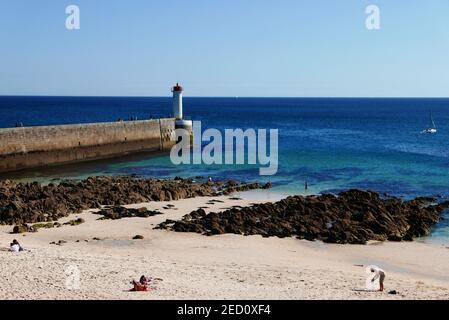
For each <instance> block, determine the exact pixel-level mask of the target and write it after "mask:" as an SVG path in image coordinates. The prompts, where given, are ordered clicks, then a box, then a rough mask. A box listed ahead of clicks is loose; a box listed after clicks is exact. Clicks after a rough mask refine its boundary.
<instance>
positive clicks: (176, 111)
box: [172, 83, 193, 132]
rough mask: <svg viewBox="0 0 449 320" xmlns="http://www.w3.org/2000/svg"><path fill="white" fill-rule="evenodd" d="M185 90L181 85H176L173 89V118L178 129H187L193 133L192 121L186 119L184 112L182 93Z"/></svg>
mask: <svg viewBox="0 0 449 320" xmlns="http://www.w3.org/2000/svg"><path fill="white" fill-rule="evenodd" d="M183 91H184V89H183V88H182V87H181V86H180V85H179V83H177V84H176V86H174V87H173V88H172V92H173V117H174V118H175V127H176V128H177V129H178V128H179V129H186V130H188V131H190V132H192V126H193V123H192V120H186V119H184V115H183V112H182V92H183Z"/></svg>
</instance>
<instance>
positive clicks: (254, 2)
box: [0, 0, 449, 97]
mask: <svg viewBox="0 0 449 320" xmlns="http://www.w3.org/2000/svg"><path fill="white" fill-rule="evenodd" d="M71 4H76V5H78V6H79V8H80V10H81V29H80V30H74V31H69V30H67V29H66V27H65V20H66V17H67V15H66V13H65V8H66V7H67V6H68V5H71ZM370 4H375V5H377V6H378V7H379V8H380V13H381V29H380V30H371V31H370V30H367V29H366V28H365V20H366V17H367V15H366V14H365V8H366V7H367V6H368V5H370ZM176 81H179V82H181V83H182V84H183V85H184V87H185V88H186V92H185V94H186V95H187V96H241V97H243V96H277V97H280V96H294V97H302V96H333V97H336V96H371V97H375V96H384V97H389V96H402V97H403V96H436V97H438V96H445V97H447V96H449V1H448V0H428V1H423V0H394V1H392V0H371V1H365V0H338V1H336V0H307V1H306V0H220V1H219V0H184V1H180V0H168V1H167V0H127V1H125V0H69V1H65V0H39V1H30V0H0V95H125V96H134V95H138V96H167V95H169V94H170V92H169V88H170V86H171V85H173V83H174V82H176Z"/></svg>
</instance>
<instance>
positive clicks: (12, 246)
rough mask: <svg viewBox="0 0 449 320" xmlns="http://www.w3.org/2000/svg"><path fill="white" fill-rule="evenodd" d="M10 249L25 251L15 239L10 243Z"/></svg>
mask: <svg viewBox="0 0 449 320" xmlns="http://www.w3.org/2000/svg"><path fill="white" fill-rule="evenodd" d="M9 251H11V252H20V251H23V248H22V246H21V245H20V243H19V241H17V240H16V239H14V240H13V241H12V242H11V244H10V245H9Z"/></svg>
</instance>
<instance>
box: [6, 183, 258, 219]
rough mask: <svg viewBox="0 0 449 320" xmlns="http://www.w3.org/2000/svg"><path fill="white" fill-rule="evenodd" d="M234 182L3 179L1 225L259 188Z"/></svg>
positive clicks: (254, 184)
mask: <svg viewBox="0 0 449 320" xmlns="http://www.w3.org/2000/svg"><path fill="white" fill-rule="evenodd" d="M259 187H260V186H259V184H257V183H253V184H239V183H237V182H235V181H229V182H226V183H221V182H207V183H200V182H194V181H193V180H191V179H181V178H178V179H176V180H159V179H136V178H133V177H91V178H88V179H86V180H82V181H64V182H61V183H59V184H53V183H50V184H48V185H41V184H39V183H37V182H35V183H16V182H14V181H10V180H0V224H10V225H11V224H17V225H21V224H23V223H34V222H49V221H55V220H57V219H59V218H61V217H65V216H67V215H69V214H70V213H79V212H81V211H82V210H85V209H96V208H101V207H102V206H105V205H109V206H121V205H127V204H132V203H141V202H148V201H170V200H178V199H184V198H192V197H197V196H219V195H227V194H230V193H232V192H235V191H246V190H251V189H255V188H259Z"/></svg>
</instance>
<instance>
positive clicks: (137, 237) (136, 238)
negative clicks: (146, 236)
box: [133, 234, 143, 240]
mask: <svg viewBox="0 0 449 320" xmlns="http://www.w3.org/2000/svg"><path fill="white" fill-rule="evenodd" d="M133 240H143V236H141V235H140V234H138V235H135V236H134V237H133Z"/></svg>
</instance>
